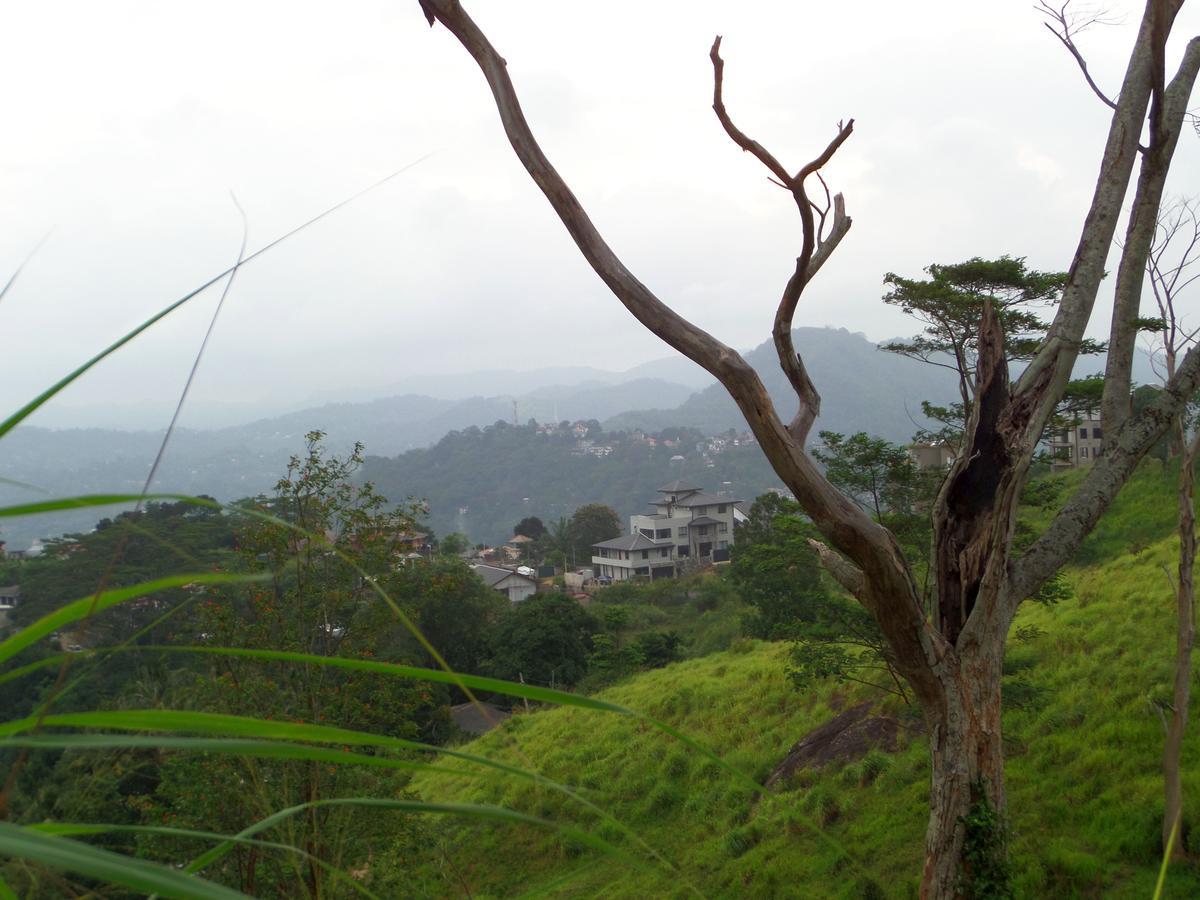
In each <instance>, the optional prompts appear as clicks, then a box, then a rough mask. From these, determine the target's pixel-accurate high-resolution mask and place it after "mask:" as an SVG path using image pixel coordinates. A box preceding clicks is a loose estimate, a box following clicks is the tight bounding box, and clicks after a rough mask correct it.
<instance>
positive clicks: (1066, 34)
mask: <svg viewBox="0 0 1200 900" xmlns="http://www.w3.org/2000/svg"><path fill="white" fill-rule="evenodd" d="M1070 5H1071V3H1070V0H1067V2H1066V3H1064V4H1063V5H1062V6H1059V7H1055V6H1052V5H1050V4H1049V3H1047V2H1046V0H1040V2H1039V3H1038V5H1037V7H1036V9H1037V11H1038V12H1040V13H1041V14H1042V15H1044V16H1045V17H1046V18H1048V19H1050V22H1043V23H1042V25H1043V26H1045V28H1046V30H1047V31H1049V32H1050V33H1051V34H1052V35H1054V36H1055V37H1056V38H1058V40H1059V41H1060V42H1061V43H1062V45H1063V46H1064V47H1066V48H1067V52H1068V53H1070V54H1071V56H1073V57H1074V58H1075V62H1076V63H1078V65H1079V71H1081V72H1082V73H1083V78H1084V80H1085V81H1086V82H1087V83H1088V87H1090V88H1091V89H1092V93H1094V94H1095V95H1096V96H1097V97H1099V98H1100V100H1101V102H1102V103H1104V105H1105V106H1107V107H1108V108H1109V109H1112V110H1115V109H1116V108H1117V104H1116V102H1115V101H1114V100H1112V99H1110V98H1109V96H1108V95H1107V94H1105V93H1104V91H1102V90H1101V89H1100V86H1099V85H1098V84H1096V82H1095V80H1094V79H1093V78H1092V73H1091V72H1089V71H1088V64H1087V60H1086V59H1084V57H1083V54H1082V53H1081V52H1080V51H1079V47H1078V46H1076V44H1075V35H1077V34H1078V33H1079V32H1081V31H1083V30H1084V29H1086V28H1088V27H1089V26H1091V25H1106V24H1109V22H1108V21H1107V20H1105V19H1104V18H1103V17H1102V16H1101V15H1098V14H1097V15H1092V16H1085V17H1083V18H1080V17H1078V16H1070V15H1068V13H1067V9H1068V8H1069V7H1070ZM1051 23H1053V24H1051Z"/></svg>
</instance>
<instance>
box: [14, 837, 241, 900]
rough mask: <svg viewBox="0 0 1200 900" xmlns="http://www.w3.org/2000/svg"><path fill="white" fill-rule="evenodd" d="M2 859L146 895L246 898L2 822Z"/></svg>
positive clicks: (191, 898) (147, 864)
mask: <svg viewBox="0 0 1200 900" xmlns="http://www.w3.org/2000/svg"><path fill="white" fill-rule="evenodd" d="M0 855H3V856H11V857H14V858H16V859H27V860H33V861H34V862H39V863H42V864H43V865H46V866H49V867H51V868H53V869H63V870H65V871H68V872H72V873H74V874H76V875H84V876H86V877H88V878H96V879H98V880H100V881H105V882H109V883H110V884H118V885H121V886H122V887H127V888H130V889H132V890H135V891H138V892H139V893H143V894H149V893H158V894H161V895H162V896H164V897H178V898H183V900H245V897H246V895H245V894H242V893H240V892H239V891H234V890H231V889H229V888H227V887H222V886H221V885H219V884H213V883H212V882H211V881H205V880H204V879H202V878H199V877H197V876H196V875H194V874H193V873H190V872H180V871H178V870H176V869H173V868H171V867H170V866H164V865H160V864H158V863H152V862H148V861H146V860H144V859H134V858H133V857H129V856H122V855H121V854H119V853H112V852H111V851H108V850H102V849H100V848H99V847H93V846H91V845H90V844H84V843H82V842H80V841H72V840H69V839H68V838H64V837H59V836H57V835H52V834H43V833H40V832H38V831H34V830H31V829H29V828H22V827H21V826H20V825H13V824H12V823H11V822H0ZM10 893H11V891H10Z"/></svg>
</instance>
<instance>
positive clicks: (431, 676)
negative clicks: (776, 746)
mask: <svg viewBox="0 0 1200 900" xmlns="http://www.w3.org/2000/svg"><path fill="white" fill-rule="evenodd" d="M140 649H145V650H161V651H164V652H183V653H210V654H215V655H222V656H242V657H254V658H258V659H264V660H279V661H288V662H297V663H305V664H309V665H318V666H330V667H334V668H346V669H357V670H358V671H365V672H373V673H376V674H380V675H392V676H395V677H399V678H412V679H417V680H422V681H432V682H437V683H442V684H460V683H461V684H465V685H468V686H469V687H472V688H474V689H475V690H479V691H490V692H492V693H496V694H504V695H506V696H510V697H520V698H524V699H528V700H536V701H538V702H543V703H553V704H555V705H560V706H574V707H577V708H581V709H591V710H596V711H599V712H607V713H615V714H617V715H622V716H629V717H631V718H634V719H638V720H639V721H642V722H645V723H646V724H647V725H650V726H651V727H653V728H655V729H657V730H658V731H661V732H662V733H663V734H665V735H667V736H669V737H671V738H673V739H674V740H677V741H679V742H680V743H681V744H683V745H684V746H685V747H687V748H688V749H690V750H692V751H694V752H695V753H697V754H699V755H701V756H703V757H704V758H705V759H708V760H711V761H712V762H714V763H716V764H717V765H718V766H720V767H721V769H722V770H724V771H725V772H727V773H729V774H730V775H732V776H733V777H734V779H736V780H737V781H738V782H740V783H741V784H742V785H744V786H745V787H747V788H749V789H750V790H752V791H754V792H755V793H758V794H761V795H763V796H770V792H769V791H767V789H766V788H764V787H763V786H762V785H761V784H759V783H758V782H757V781H755V780H754V779H753V778H751V777H750V776H749V775H747V774H746V773H745V772H743V771H741V770H740V769H738V768H737V767H736V766H734V765H732V764H730V763H729V762H727V761H726V760H724V759H722V758H721V757H720V756H719V755H717V754H716V753H715V752H714V751H712V750H710V749H709V748H708V747H706V746H704V744H702V743H700V742H699V741H697V740H696V739H695V738H693V737H690V736H689V735H687V734H685V733H684V732H682V731H680V730H679V729H678V728H674V727H672V726H671V725H668V724H667V723H666V722H660V721H659V720H658V719H655V718H654V717H652V716H648V715H646V714H645V713H641V712H638V711H636V710H632V709H629V708H628V707H625V706H621V705H620V704H617V703H609V702H608V701H606V700H599V699H597V698H595V697H585V696H581V695H579V694H570V693H567V692H566V691H556V690H552V689H550V688H543V687H538V686H537V685H530V684H519V683H517V682H513V681H504V680H502V679H499V678H487V677H484V676H481V675H465V674H463V673H461V672H450V673H447V672H443V671H441V670H438V669H426V668H421V667H418V666H403V665H398V664H395V663H382V662H378V661H375V660H361V659H352V658H346V657H336V656H315V655H310V654H304V653H291V652H288V651H283V650H255V649H249V648H240V647H173V646H163V645H156V646H153V647H144V648H140ZM616 824H617V825H618V826H620V823H619V822H618V823H616ZM810 827H811V828H812V831H813V833H814V834H815V835H816V836H817V838H818V840H821V841H822V842H823V843H825V844H826V845H827V846H828V847H829V848H830V849H832V850H834V851H836V852H837V853H838V854H839V855H840V856H843V857H844V858H845V859H846V860H847V861H849V862H850V864H851V865H852V866H854V867H855V868H857V869H858V870H859V871H860V872H861V873H862V874H869V873H867V871H866V870H865V869H864V868H863V867H862V866H861V865H860V864H859V863H858V862H857V861H856V860H855V859H854V857H853V856H852V855H851V854H850V852H849V851H848V850H847V849H846V848H845V847H843V846H842V845H841V843H839V842H838V841H837V840H835V839H834V838H832V837H830V836H829V835H828V834H826V833H825V831H824V830H823V829H821V828H819V827H817V826H816V825H815V824H813V825H811V826H810ZM623 830H624V829H623Z"/></svg>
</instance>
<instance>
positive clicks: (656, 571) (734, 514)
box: [592, 481, 746, 581]
mask: <svg viewBox="0 0 1200 900" xmlns="http://www.w3.org/2000/svg"><path fill="white" fill-rule="evenodd" d="M658 493H659V494H660V495H661V496H660V497H659V498H657V499H656V500H654V501H652V503H651V506H653V508H654V512H652V513H650V514H647V515H637V516H630V518H629V534H627V535H624V536H622V537H619V538H613V539H612V540H609V541H601V542H600V543H599V544H595V545H593V547H592V550H593V553H592V572H593V574H594V575H595V576H596V577H597V578H611V579H612V580H613V581H627V580H628V579H630V578H634V577H636V576H643V577H647V578H651V579H655V578H671V577H674V575H675V574H676V567H677V565H678V564H679V562H680V561H681V560H684V559H700V560H705V561H717V562H719V561H721V560H723V559H728V558H729V547H730V545H732V543H733V528H734V525H736V524H737V523H738V522H742V521H744V520H745V518H746V515H745V513H744V512H743V511H742V510H741V509H740V508H739V506H738V504H739V503H740V502H741V501H739V500H737V499H735V498H733V497H730V496H727V495H725V494H706V493H705V492H704V491H703V490H702V489H701V488H698V487H696V486H695V485H693V484H688V483H687V482H684V481H672V482H671V483H670V484H668V485H665V486H664V487H660V488H659V489H658Z"/></svg>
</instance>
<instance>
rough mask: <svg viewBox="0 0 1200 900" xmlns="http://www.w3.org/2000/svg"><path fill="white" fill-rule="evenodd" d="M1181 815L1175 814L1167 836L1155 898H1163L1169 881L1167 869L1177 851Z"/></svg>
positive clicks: (1158, 899) (1155, 888)
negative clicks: (1176, 840) (1176, 843)
mask: <svg viewBox="0 0 1200 900" xmlns="http://www.w3.org/2000/svg"><path fill="white" fill-rule="evenodd" d="M1181 817H1182V813H1180V815H1177V816H1175V824H1174V825H1172V826H1171V836H1170V837H1169V838H1167V846H1166V847H1165V848H1164V849H1163V858H1162V865H1161V866H1159V868H1158V881H1157V882H1156V883H1155V885H1154V900H1162V895H1163V888H1164V887H1165V886H1166V883H1167V869H1169V868H1170V867H1171V855H1172V854H1173V853H1174V852H1175V839H1176V838H1178V837H1179V820H1180V818H1181Z"/></svg>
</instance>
